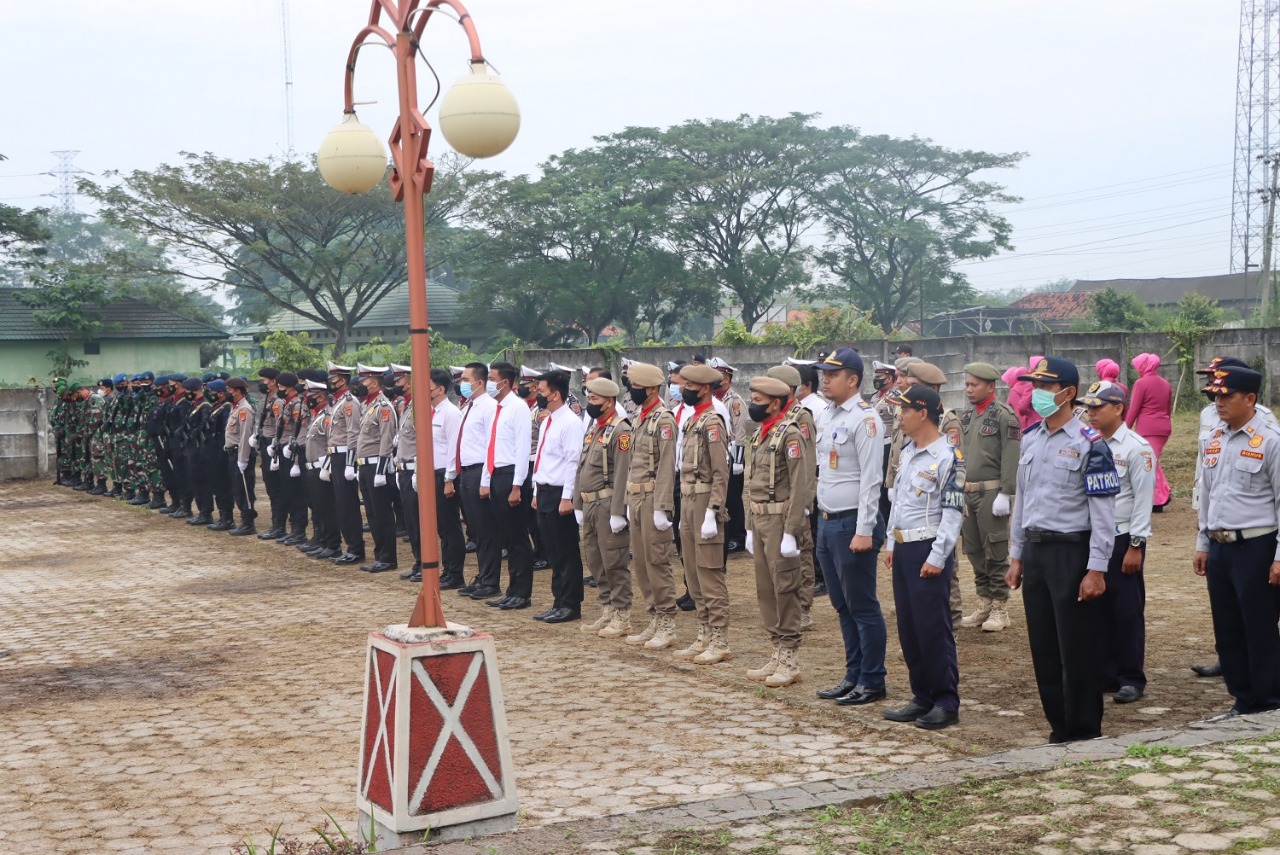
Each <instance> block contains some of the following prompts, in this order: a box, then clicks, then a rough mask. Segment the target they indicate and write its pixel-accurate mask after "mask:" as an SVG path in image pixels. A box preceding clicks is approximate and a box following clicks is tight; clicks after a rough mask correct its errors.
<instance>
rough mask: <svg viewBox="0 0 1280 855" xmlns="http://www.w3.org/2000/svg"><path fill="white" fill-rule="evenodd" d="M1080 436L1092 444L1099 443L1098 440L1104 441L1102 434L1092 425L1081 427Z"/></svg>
mask: <svg viewBox="0 0 1280 855" xmlns="http://www.w3.org/2000/svg"><path fill="white" fill-rule="evenodd" d="M1080 435H1081V436H1083V437H1084V438H1085V439H1087V440H1089V441H1090V442H1097V441H1098V440H1100V439H1102V434H1101V433H1100V432H1099V431H1098V429H1097V428H1095V427H1093V426H1091V425H1081V426H1080Z"/></svg>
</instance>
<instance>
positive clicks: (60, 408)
mask: <svg viewBox="0 0 1280 855" xmlns="http://www.w3.org/2000/svg"><path fill="white" fill-rule="evenodd" d="M53 394H54V398H53V409H52V410H51V411H50V413H49V430H50V431H51V432H52V433H53V446H54V451H55V454H54V463H55V465H54V469H53V473H54V474H53V486H55V487H65V486H67V478H68V476H67V471H68V469H69V468H70V467H69V463H70V461H69V460H68V454H67V452H68V451H69V450H70V449H69V447H68V444H67V413H68V404H69V401H68V400H67V398H68V393H67V381H65V380H63V379H62V378H58V379H57V380H55V381H54V384H53Z"/></svg>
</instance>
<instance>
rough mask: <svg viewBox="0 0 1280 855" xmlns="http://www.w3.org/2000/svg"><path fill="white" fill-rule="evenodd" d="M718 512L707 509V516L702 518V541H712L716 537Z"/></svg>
mask: <svg viewBox="0 0 1280 855" xmlns="http://www.w3.org/2000/svg"><path fill="white" fill-rule="evenodd" d="M716 531H717V526H716V512H715V511H713V510H711V509H710V508H707V515H706V516H704V517H703V518H702V532H701V533H702V539H703V540H710V539H711V538H713V537H715V536H716Z"/></svg>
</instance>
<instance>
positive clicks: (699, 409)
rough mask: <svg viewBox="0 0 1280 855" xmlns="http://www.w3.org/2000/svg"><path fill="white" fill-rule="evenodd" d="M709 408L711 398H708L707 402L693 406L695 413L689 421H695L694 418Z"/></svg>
mask: <svg viewBox="0 0 1280 855" xmlns="http://www.w3.org/2000/svg"><path fill="white" fill-rule="evenodd" d="M709 409H711V401H710V400H708V401H707V402H706V403H705V404H698V405H697V406H696V407H694V408H693V415H691V416H689V421H693V420H694V419H696V418H697V417H698V416H700V415H702V414H703V413H705V412H706V411H707V410H709Z"/></svg>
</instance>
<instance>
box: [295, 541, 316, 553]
mask: <svg viewBox="0 0 1280 855" xmlns="http://www.w3.org/2000/svg"><path fill="white" fill-rule="evenodd" d="M297 546H298V551H299V552H310V551H311V550H313V549H319V548H320V544H318V543H316V542H315V541H314V540H312V539H311V538H307V539H306V540H304V541H302V543H299V544H297Z"/></svg>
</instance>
